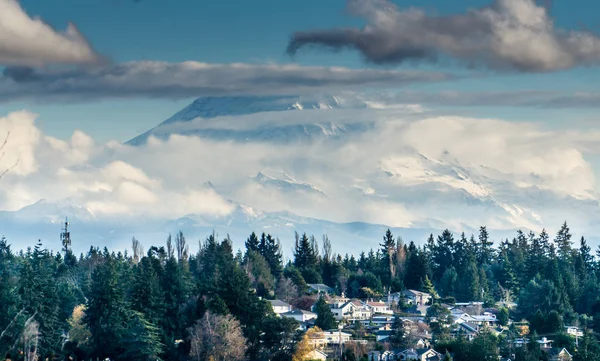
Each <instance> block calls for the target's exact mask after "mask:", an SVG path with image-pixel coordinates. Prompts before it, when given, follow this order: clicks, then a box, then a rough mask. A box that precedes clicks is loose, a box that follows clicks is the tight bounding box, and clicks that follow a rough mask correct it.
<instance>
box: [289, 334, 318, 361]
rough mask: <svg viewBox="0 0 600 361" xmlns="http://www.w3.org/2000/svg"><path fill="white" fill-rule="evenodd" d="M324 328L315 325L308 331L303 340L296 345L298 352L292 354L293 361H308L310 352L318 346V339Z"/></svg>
mask: <svg viewBox="0 0 600 361" xmlns="http://www.w3.org/2000/svg"><path fill="white" fill-rule="evenodd" d="M322 333H323V330H321V329H320V328H318V327H316V326H315V327H313V328H311V329H309V330H308V331H306V333H305V334H304V336H302V340H300V342H298V344H297V345H296V352H294V355H293V356H292V361H306V360H308V357H309V355H310V353H311V352H312V351H313V350H315V349H316V348H317V343H316V342H315V340H316V339H320V338H321V335H322Z"/></svg>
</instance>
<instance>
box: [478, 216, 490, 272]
mask: <svg viewBox="0 0 600 361" xmlns="http://www.w3.org/2000/svg"><path fill="white" fill-rule="evenodd" d="M493 244H494V243H493V242H492V241H490V235H489V233H488V231H487V228H486V227H485V226H482V227H480V228H479V244H478V246H479V249H478V252H477V263H478V264H479V265H480V266H481V265H485V264H490V263H491V260H492V255H493V249H492V246H493Z"/></svg>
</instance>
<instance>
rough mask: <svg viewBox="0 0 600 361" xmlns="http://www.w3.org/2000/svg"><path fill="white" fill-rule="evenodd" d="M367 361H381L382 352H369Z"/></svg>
mask: <svg viewBox="0 0 600 361" xmlns="http://www.w3.org/2000/svg"><path fill="white" fill-rule="evenodd" d="M367 359H368V360H369V361H381V352H380V351H369V353H368V354H367Z"/></svg>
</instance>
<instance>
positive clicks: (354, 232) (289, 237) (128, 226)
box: [0, 200, 440, 257]
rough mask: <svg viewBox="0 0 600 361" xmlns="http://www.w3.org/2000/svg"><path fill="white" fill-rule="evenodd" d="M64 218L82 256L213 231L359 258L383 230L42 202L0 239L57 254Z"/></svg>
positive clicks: (18, 215)
mask: <svg viewBox="0 0 600 361" xmlns="http://www.w3.org/2000/svg"><path fill="white" fill-rule="evenodd" d="M66 217H68V219H69V224H70V226H69V227H70V231H71V237H72V239H73V250H74V251H75V252H76V253H78V252H85V251H87V250H88V249H89V247H90V246H92V245H95V246H107V247H109V248H114V249H120V250H126V249H129V247H130V242H131V238H132V237H136V238H137V239H139V240H140V241H141V242H142V244H145V245H151V244H163V243H164V242H165V240H166V237H167V236H168V234H175V233H176V232H178V231H182V232H183V233H184V235H185V236H186V237H187V238H188V239H189V240H190V241H191V243H192V247H194V246H195V245H196V242H195V241H196V240H202V239H205V238H206V237H207V236H209V235H210V234H211V233H212V232H213V231H214V232H215V233H217V234H218V235H219V237H221V238H223V237H225V236H226V235H227V234H229V235H230V237H231V238H232V240H233V241H234V246H235V247H236V248H238V247H243V244H244V241H245V239H246V238H247V237H248V235H249V234H250V233H252V232H256V233H258V234H260V233H262V232H265V233H269V234H271V235H273V236H275V237H278V238H279V239H280V240H281V242H282V246H283V248H284V253H285V254H286V255H287V256H288V257H289V256H291V247H292V245H293V239H294V232H298V233H303V232H306V233H307V234H309V235H315V237H317V238H318V239H319V240H320V237H321V236H322V235H323V234H327V235H328V236H329V238H330V239H331V241H332V245H333V246H335V247H336V249H339V250H340V252H342V251H343V252H350V253H352V252H359V251H362V250H365V249H369V248H371V247H373V248H377V247H378V243H379V240H380V238H381V237H382V235H383V234H384V233H385V231H386V229H388V228H390V227H387V226H385V225H379V224H369V223H364V222H352V223H336V222H329V221H324V220H319V219H314V218H309V217H301V216H298V215H295V214H293V213H291V212H264V211H261V210H257V209H254V208H252V207H250V206H247V205H243V204H235V209H234V211H233V212H232V213H231V214H229V215H227V216H207V215H197V214H190V215H187V216H185V217H181V218H178V219H173V220H168V221H165V222H160V221H157V220H139V221H136V222H131V221H128V222H117V221H115V220H109V219H103V218H98V217H95V216H93V214H92V213H91V212H90V211H88V210H87V209H85V208H84V207H80V206H75V205H74V204H72V203H70V201H68V200H67V201H58V202H48V201H46V200H42V201H40V202H37V203H35V204H32V205H30V206H27V207H24V208H22V209H20V210H18V211H14V212H7V211H3V212H0V224H1V225H2V229H1V230H0V234H1V235H5V236H6V237H7V238H8V239H9V241H10V242H11V243H12V245H13V248H14V249H20V248H24V247H27V246H30V245H32V244H34V243H35V241H37V240H38V239H40V240H42V242H43V244H44V245H46V246H47V247H49V248H51V249H55V250H58V249H60V238H59V235H60V232H61V230H62V227H63V224H64V221H65V218H66ZM391 229H392V230H393V232H394V233H395V234H396V235H398V236H402V237H403V239H405V240H414V241H416V242H418V243H421V242H423V241H424V240H425V239H426V237H427V236H428V235H429V234H430V233H439V232H440V230H438V229H432V228H394V227H391Z"/></svg>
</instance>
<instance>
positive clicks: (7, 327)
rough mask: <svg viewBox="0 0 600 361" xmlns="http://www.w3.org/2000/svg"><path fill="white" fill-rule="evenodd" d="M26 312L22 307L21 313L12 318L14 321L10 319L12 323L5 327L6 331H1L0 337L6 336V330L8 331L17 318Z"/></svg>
mask: <svg viewBox="0 0 600 361" xmlns="http://www.w3.org/2000/svg"><path fill="white" fill-rule="evenodd" d="M23 312H25V309H22V310H21V311H19V313H17V314H16V315H15V317H14V318H13V319H12V321H10V323H9V324H8V326H6V328H5V329H4V331H2V333H0V339H1V338H2V337H4V335H5V334H6V332H7V331H8V329H9V328H11V327H12V325H14V324H15V322H16V321H17V318H19V316H21V314H22V313H23Z"/></svg>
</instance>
